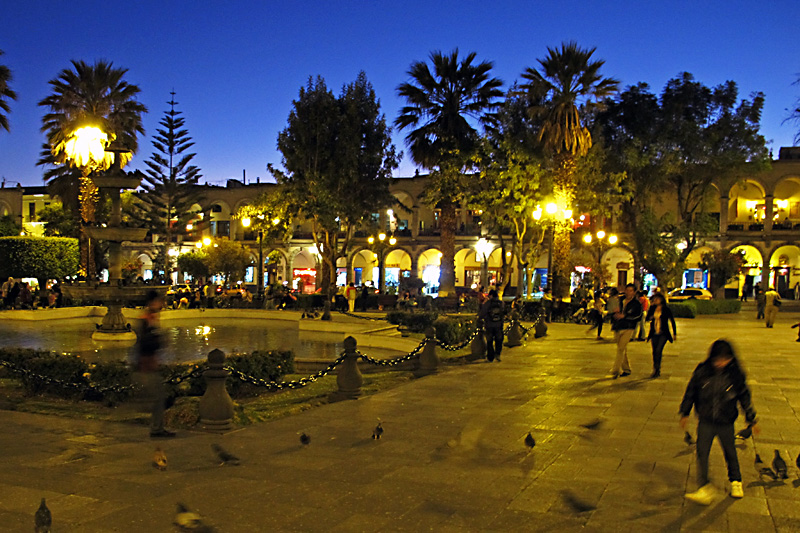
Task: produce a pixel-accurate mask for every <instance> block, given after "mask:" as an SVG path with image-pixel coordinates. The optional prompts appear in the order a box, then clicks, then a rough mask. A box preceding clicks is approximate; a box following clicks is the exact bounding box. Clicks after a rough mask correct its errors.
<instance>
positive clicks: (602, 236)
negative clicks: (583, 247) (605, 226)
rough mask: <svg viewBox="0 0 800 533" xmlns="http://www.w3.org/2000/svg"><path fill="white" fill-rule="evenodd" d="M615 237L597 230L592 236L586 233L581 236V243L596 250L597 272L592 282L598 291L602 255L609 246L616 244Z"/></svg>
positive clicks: (600, 282)
mask: <svg viewBox="0 0 800 533" xmlns="http://www.w3.org/2000/svg"><path fill="white" fill-rule="evenodd" d="M617 240H618V239H617V236H616V235H614V234H613V233H611V234H608V233H606V232H605V231H603V230H598V231H597V232H596V233H595V234H594V236H592V234H591V233H587V234H585V235H584V236H583V242H585V243H586V244H588V245H594V246H595V249H596V250H597V266H596V270H597V272H595V273H594V282H595V285H596V286H595V289H599V288H600V285H601V284H602V281H603V280H602V279H601V278H602V277H603V275H602V269H603V264H602V260H603V253H604V252H605V251H606V249H608V247H609V245H610V246H614V245H615V244H617Z"/></svg>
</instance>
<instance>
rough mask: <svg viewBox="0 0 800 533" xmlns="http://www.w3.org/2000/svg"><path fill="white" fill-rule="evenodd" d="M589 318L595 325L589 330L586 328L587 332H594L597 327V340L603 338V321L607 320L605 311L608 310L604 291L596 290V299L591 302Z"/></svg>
mask: <svg viewBox="0 0 800 533" xmlns="http://www.w3.org/2000/svg"><path fill="white" fill-rule="evenodd" d="M588 307H589V320H590V321H591V323H592V324H594V325H593V326H591V327H590V328H589V329H588V330H586V334H587V335H588V334H589V333H591V332H592V330H593V329H595V328H596V329H597V340H600V339H602V338H603V337H602V334H603V322H604V321H605V312H606V301H605V300H603V293H602V292H601V291H599V290H598V291H595V293H594V300H592V301H590V302H589V306H588Z"/></svg>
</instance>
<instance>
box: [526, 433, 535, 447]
mask: <svg viewBox="0 0 800 533" xmlns="http://www.w3.org/2000/svg"><path fill="white" fill-rule="evenodd" d="M525 446H527V447H528V448H531V449H533V447H534V446H536V439H534V438H533V435H531V433H530V431H529V432H528V434H527V435H526V436H525Z"/></svg>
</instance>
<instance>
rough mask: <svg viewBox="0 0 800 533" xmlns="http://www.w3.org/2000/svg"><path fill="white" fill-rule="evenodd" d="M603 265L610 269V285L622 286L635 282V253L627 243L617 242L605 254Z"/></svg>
mask: <svg viewBox="0 0 800 533" xmlns="http://www.w3.org/2000/svg"><path fill="white" fill-rule="evenodd" d="M602 265H603V266H604V267H605V268H606V269H607V270H608V274H609V276H610V280H609V285H610V286H612V287H617V288H622V287H624V286H625V285H626V284H628V283H632V282H633V274H634V268H633V267H634V255H633V252H632V251H631V249H630V248H629V247H628V246H627V245H625V244H617V245H615V246H612V247H611V248H609V249H608V250H607V251H606V253H605V254H603V258H602Z"/></svg>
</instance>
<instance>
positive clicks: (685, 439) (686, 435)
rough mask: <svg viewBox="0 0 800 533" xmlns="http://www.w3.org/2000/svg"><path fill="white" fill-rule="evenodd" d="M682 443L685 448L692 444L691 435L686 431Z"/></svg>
mask: <svg viewBox="0 0 800 533" xmlns="http://www.w3.org/2000/svg"><path fill="white" fill-rule="evenodd" d="M683 442H685V443H686V445H687V446H691V445H692V444H694V439H693V438H692V435H691V433H689V432H688V431H684V432H683Z"/></svg>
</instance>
